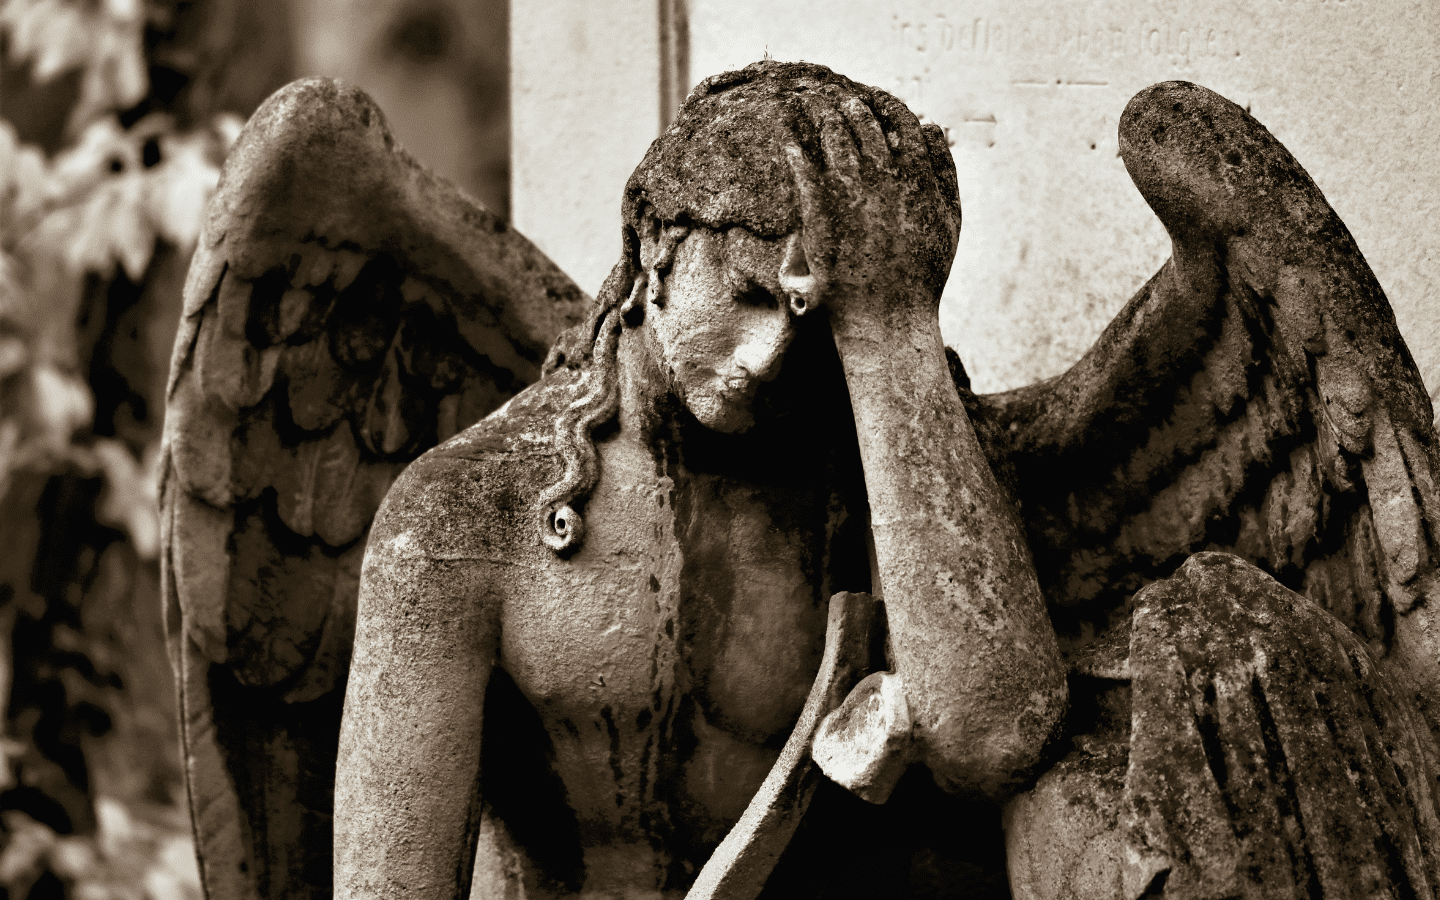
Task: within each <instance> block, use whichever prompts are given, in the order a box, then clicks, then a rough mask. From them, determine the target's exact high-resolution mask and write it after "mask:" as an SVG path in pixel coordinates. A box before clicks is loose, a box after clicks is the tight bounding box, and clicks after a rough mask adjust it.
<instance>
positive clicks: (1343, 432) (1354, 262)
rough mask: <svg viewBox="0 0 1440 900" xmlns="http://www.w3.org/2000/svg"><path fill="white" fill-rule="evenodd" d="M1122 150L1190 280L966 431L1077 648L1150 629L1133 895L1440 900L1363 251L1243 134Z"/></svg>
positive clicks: (1430, 647) (982, 414) (1427, 503)
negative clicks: (1003, 492) (1001, 489)
mask: <svg viewBox="0 0 1440 900" xmlns="http://www.w3.org/2000/svg"><path fill="white" fill-rule="evenodd" d="M1120 146H1121V155H1122V157H1123V158H1124V161H1125V164H1126V167H1127V168H1128V169H1129V171H1130V173H1131V175H1132V177H1133V178H1134V180H1135V183H1136V186H1137V187H1138V188H1139V189H1140V192H1141V193H1142V195H1144V197H1145V199H1146V201H1147V202H1148V203H1149V204H1150V206H1151V207H1152V208H1153V209H1154V210H1155V212H1156V214H1157V215H1158V216H1159V217H1160V220H1161V222H1162V223H1163V224H1164V225H1165V228H1166V230H1167V231H1168V232H1169V234H1170V237H1171V240H1172V250H1173V253H1172V256H1171V259H1170V260H1169V261H1167V262H1166V263H1165V264H1164V266H1163V267H1162V268H1161V270H1160V271H1159V272H1158V273H1157V274H1156V275H1155V277H1153V278H1152V279H1150V281H1149V282H1148V283H1147V284H1145V285H1144V286H1143V287H1142V288H1141V289H1140V291H1139V292H1138V293H1137V294H1136V295H1135V297H1134V298H1133V299H1132V300H1131V301H1130V302H1129V304H1127V305H1126V307H1125V308H1124V309H1123V310H1122V311H1121V312H1120V314H1119V315H1118V316H1117V317H1116V319H1115V321H1114V322H1112V323H1111V325H1110V326H1109V327H1108V328H1107V329H1106V330H1105V332H1104V333H1103V334H1102V335H1101V337H1100V339H1099V340H1098V341H1097V342H1096V345H1095V346H1094V347H1093V348H1092V349H1091V350H1090V352H1089V353H1088V354H1087V355H1086V356H1085V357H1084V358H1083V359H1082V360H1081V361H1080V362H1079V363H1077V364H1076V365H1075V367H1074V368H1072V369H1071V370H1070V371H1069V372H1067V373H1065V374H1064V375H1061V376H1059V377H1058V378H1054V379H1051V380H1049V381H1047V382H1043V383H1040V384H1036V385H1032V386H1030V387H1027V388H1022V389H1020V390H1017V391H1011V392H1008V393H1005V394H998V395H993V396H988V397H973V396H972V397H969V398H967V404H968V408H969V409H970V411H971V417H972V420H973V421H974V422H975V423H976V431H977V434H978V435H979V436H980V437H981V440H982V445H983V446H985V447H986V452H987V454H988V455H989V457H990V459H991V462H992V465H993V467H994V468H995V470H996V472H997V473H998V474H999V475H1000V477H1001V478H1002V479H1004V480H1006V482H1007V483H1008V484H1009V486H1010V488H1011V490H1012V491H1013V494H1014V498H1015V501H1016V504H1017V506H1018V508H1019V509H1020V511H1021V515H1022V518H1023V519H1024V520H1025V524H1026V530H1027V535H1028V538H1029V541H1030V544H1031V548H1032V550H1033V554H1034V559H1035V563H1036V567H1037V571H1038V574H1039V577H1040V582H1041V585H1042V587H1043V589H1044V590H1045V592H1046V595H1047V599H1048V602H1049V605H1050V609H1051V613H1052V616H1053V618H1054V621H1055V623H1056V625H1057V628H1058V629H1059V631H1060V634H1061V640H1062V646H1063V645H1068V647H1069V650H1070V652H1071V653H1072V654H1073V656H1074V657H1075V658H1076V659H1082V658H1084V657H1085V655H1086V652H1087V651H1086V648H1087V647H1088V646H1090V645H1092V644H1095V643H1097V636H1098V643H1103V642H1105V641H1107V640H1111V639H1113V636H1114V635H1115V634H1116V633H1117V632H1119V633H1122V634H1123V633H1124V632H1125V630H1126V629H1127V628H1128V627H1129V626H1130V624H1131V620H1132V612H1133V614H1134V630H1133V631H1132V632H1130V633H1131V635H1132V642H1131V656H1130V660H1129V665H1128V668H1129V671H1130V672H1131V673H1132V675H1133V678H1134V681H1133V691H1134V708H1133V717H1132V722H1133V725H1134V730H1133V734H1132V738H1131V745H1130V749H1131V757H1130V763H1129V774H1128V776H1127V788H1126V792H1127V793H1126V798H1127V799H1126V802H1127V803H1128V804H1129V810H1130V812H1129V816H1130V819H1129V824H1128V825H1127V828H1128V829H1129V830H1128V831H1127V833H1126V835H1125V839H1126V841H1127V844H1128V847H1127V854H1126V863H1125V865H1126V874H1125V886H1126V896H1127V897H1138V896H1140V895H1142V894H1144V893H1146V892H1147V891H1149V892H1152V893H1153V894H1154V895H1163V896H1167V897H1172V896H1173V897H1195V898H1199V897H1220V896H1245V897H1270V896H1277V897H1279V896H1312V897H1319V896H1325V897H1330V896H1335V897H1349V896H1390V895H1391V894H1389V893H1386V891H1388V890H1389V887H1388V886H1394V885H1398V886H1400V887H1399V890H1400V891H1401V893H1399V894H1395V895H1396V896H1431V895H1432V894H1433V893H1434V892H1435V890H1436V889H1437V887H1440V885H1437V872H1440V865H1437V859H1436V858H1435V856H1434V855H1433V853H1434V850H1433V848H1434V847H1436V846H1440V830H1437V829H1440V825H1437V819H1436V806H1435V798H1434V796H1433V790H1432V789H1433V785H1434V775H1435V772H1433V771H1432V770H1433V769H1434V767H1435V764H1436V760H1435V754H1436V751H1435V735H1436V734H1437V733H1440V708H1437V706H1440V702H1437V700H1436V699H1435V698H1437V697H1440V694H1437V691H1440V621H1437V620H1436V618H1435V612H1434V605H1435V604H1434V602H1433V601H1432V599H1431V597H1430V592H1431V588H1432V585H1434V584H1435V583H1436V577H1437V575H1436V572H1437V570H1436V561H1437V547H1436V540H1437V535H1440V529H1437V526H1440V497H1437V492H1436V484H1437V477H1436V472H1437V464H1440V457H1437V447H1440V442H1437V437H1436V433H1435V429H1434V426H1433V424H1432V411H1431V406H1430V403H1429V399H1428V397H1427V395H1426V392H1425V390H1424V388H1423V386H1422V384H1421V382H1420V377H1419V374H1418V372H1417V371H1416V369H1415V365H1414V362H1413V361H1412V359H1411V357H1410V354H1409V352H1408V350H1407V349H1406V348H1405V344H1404V342H1403V341H1402V339H1401V337H1400V334H1399V331H1398V329H1397V328H1396V325H1395V319H1394V315H1393V313H1392V312H1391V310H1390V307H1389V305H1388V303H1387V302H1386V299H1385V295H1384V292H1383V291H1382V290H1381V289H1380V286H1379V284H1378V283H1377V282H1376V280H1375V277H1374V275H1373V274H1372V273H1371V271H1370V269H1369V267H1368V266H1367V265H1366V263H1365V260H1364V258H1363V257H1362V256H1361V254H1360V251H1359V249H1358V248H1357V247H1356V245H1355V242H1354V240H1353V239H1352V238H1351V236H1350V234H1349V232H1348V231H1347V230H1346V229H1345V226H1344V225H1343V223H1341V221H1340V219H1339V217H1338V216H1336V214H1335V213H1334V211H1333V210H1332V209H1331V208H1330V206H1329V204H1328V203H1327V202H1326V201H1325V199H1324V197H1323V195H1322V194H1321V192H1320V190H1319V188H1317V187H1316V186H1315V184H1314V182H1313V181H1311V179H1310V178H1309V176H1308V175H1307V174H1306V173H1305V171H1304V169H1303V168H1301V167H1300V165H1299V163H1297V162H1296V161H1295V160H1294V158H1293V157H1291V155H1290V154H1289V153H1288V152H1287V151H1286V150H1285V148H1284V147H1283V146H1281V144H1280V143H1279V141H1277V140H1276V139H1275V138H1274V137H1273V136H1272V135H1271V134H1270V133H1269V132H1268V131H1266V130H1265V128H1264V127H1263V126H1261V125H1260V124H1259V123H1258V122H1256V121H1255V120H1254V119H1253V118H1251V117H1250V116H1249V115H1248V114H1247V113H1246V112H1245V111H1244V110H1242V109H1240V108H1239V107H1237V106H1235V105H1234V104H1232V103H1230V102H1229V101H1227V100H1225V99H1224V98H1221V97H1219V96H1218V95H1216V94H1213V93H1211V92H1209V91H1207V90H1205V89H1203V88H1199V87H1196V86H1195V85H1190V84H1185V83H1181V82H1171V83H1167V84H1161V85H1156V86H1155V87H1152V88H1149V89H1147V90H1145V91H1142V92H1141V93H1140V94H1139V95H1137V96H1136V97H1135V99H1134V100H1132V101H1131V103H1130V105H1129V107H1128V108H1127V110H1126V112H1125V115H1124V117H1123V118H1122V120H1121V124H1120ZM964 393H965V392H964V391H963V390H962V394H964ZM1207 550H1223V551H1227V552H1228V553H1230V554H1234V556H1237V557H1239V558H1240V559H1242V560H1245V561H1246V562H1248V563H1250V564H1253V566H1255V567H1258V570H1257V569H1255V568H1251V567H1250V566H1246V565H1243V564H1241V563H1240V562H1238V561H1236V560H1234V558H1233V557H1229V556H1226V557H1219V556H1210V555H1203V556H1198V557H1192V554H1196V553H1200V552H1202V551H1207ZM1187 559H1190V560H1191V561H1190V562H1188V563H1186V560H1187ZM1217 560H1220V561H1221V562H1217ZM1182 564H1184V569H1183V570H1182V569H1181V566H1182ZM1259 570H1263V572H1264V573H1268V574H1269V575H1271V576H1274V579H1276V580H1278V581H1279V582H1280V584H1282V585H1284V587H1285V588H1289V589H1292V590H1294V591H1296V592H1299V593H1300V594H1303V595H1304V598H1309V599H1308V600H1306V599H1303V598H1302V597H1296V596H1294V595H1289V594H1288V592H1286V591H1285V590H1283V589H1282V588H1281V587H1280V586H1278V585H1276V584H1275V583H1274V582H1273V581H1270V579H1269V578H1267V577H1265V576H1264V575H1261V572H1260V571H1259ZM1177 571H1179V572H1180V574H1179V575H1177V574H1176V573H1177ZM1172 576H1174V577H1173V578H1172ZM1165 579H1170V580H1165ZM1157 582H1160V583H1158V584H1157ZM1267 585H1268V586H1267ZM1147 586H1148V587H1147ZM1142 589H1143V590H1142ZM1137 591H1138V592H1139V593H1138V594H1137ZM1287 598H1288V599H1287ZM1242 601H1243V602H1242ZM1312 601H1313V603H1312ZM1322 610H1323V612H1322ZM1317 685H1318V686H1317ZM1312 688H1313V691H1312ZM1387 692H1388V693H1387ZM1417 710H1418V712H1419V716H1418V717H1416V718H1415V719H1414V720H1413V721H1411V720H1409V719H1406V717H1407V716H1411V715H1412V712H1411V711H1417ZM1167 717H1168V718H1167ZM1217 729H1218V731H1217ZM1287 766H1288V768H1287ZM1326 791H1329V792H1331V793H1332V794H1334V796H1330V797H1329V798H1328V799H1327V797H1326V796H1323V795H1324V793H1325V792H1326ZM1342 795H1343V796H1342ZM1406 884H1408V885H1409V886H1410V887H1411V888H1413V891H1414V892H1413V893H1411V894H1406V893H1404V887H1403V886H1404V885H1406Z"/></svg>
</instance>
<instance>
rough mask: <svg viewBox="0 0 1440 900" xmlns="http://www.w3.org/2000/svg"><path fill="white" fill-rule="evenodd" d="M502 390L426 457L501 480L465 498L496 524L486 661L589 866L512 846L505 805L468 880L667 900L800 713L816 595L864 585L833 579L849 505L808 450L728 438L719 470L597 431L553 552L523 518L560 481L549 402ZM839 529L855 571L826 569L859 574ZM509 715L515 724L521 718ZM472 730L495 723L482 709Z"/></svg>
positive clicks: (811, 659) (814, 642)
mask: <svg viewBox="0 0 1440 900" xmlns="http://www.w3.org/2000/svg"><path fill="white" fill-rule="evenodd" d="M537 387H540V386H537ZM535 390H536V389H532V391H535ZM527 394H531V392H527ZM516 399H517V401H518V403H515V404H512V407H511V408H509V409H507V410H505V411H504V412H503V413H501V414H498V415H497V416H495V417H492V418H491V419H490V420H487V421H486V422H484V423H481V424H480V425H478V426H476V427H475V428H474V429H472V430H471V432H469V433H467V434H466V435H462V436H461V438H459V439H458V440H457V441H454V442H452V443H451V444H450V445H448V446H447V447H446V448H443V449H442V450H441V451H440V452H441V453H442V454H444V455H446V456H449V457H451V458H452V459H453V460H454V461H455V462H456V463H459V464H460V466H459V467H458V470H459V471H465V470H470V471H471V473H472V476H473V477H474V478H475V479H476V480H477V481H478V482H479V483H482V484H491V485H493V484H499V485H501V488H500V490H498V491H496V490H493V489H492V490H490V491H489V494H490V495H491V496H489V497H488V498H487V502H486V504H485V505H486V509H485V510H483V511H482V510H475V511H474V512H475V513H476V514H477V518H480V519H487V518H488V519H490V521H489V522H488V523H487V524H486V525H485V526H483V527H481V528H478V529H476V531H477V538H478V540H479V543H480V544H481V545H483V547H482V548H476V549H483V550H484V555H485V556H487V557H488V558H489V559H490V560H491V566H490V568H489V570H490V572H491V577H490V578H489V579H487V580H488V584H489V590H491V591H492V592H493V593H494V599H496V600H498V601H499V603H500V609H501V628H500V630H501V637H500V646H499V648H498V653H497V656H496V666H497V669H499V670H500V671H501V672H503V673H504V676H500V677H502V678H503V677H505V676H508V679H510V680H513V684H514V687H515V688H518V693H519V695H520V696H521V697H523V700H524V703H525V705H528V706H529V707H530V708H531V709H533V710H534V712H535V713H538V717H539V721H540V723H541V724H542V725H543V731H544V738H543V740H542V741H539V742H537V744H536V746H537V747H540V746H542V745H544V744H548V747H543V749H544V750H546V751H548V753H549V754H551V760H550V770H551V772H552V773H553V775H554V777H555V779H556V781H558V784H559V787H561V788H563V798H564V805H566V806H568V807H569V809H570V810H573V824H572V823H571V822H567V821H563V818H564V816H565V812H564V810H563V808H560V809H552V810H550V811H549V815H550V816H552V817H556V818H557V826H556V831H555V838H554V839H556V840H562V841H563V840H564V837H563V836H564V835H565V834H567V833H569V834H573V835H574V836H575V839H576V840H578V843H579V845H580V850H581V855H582V857H583V875H581V876H580V882H579V883H578V884H577V881H576V879H575V877H574V876H575V875H576V874H579V873H576V872H574V871H573V870H572V871H571V872H568V873H567V872H563V871H562V872H555V871H546V869H547V864H546V861H545V860H543V859H542V860H541V861H540V862H538V863H537V862H536V861H535V860H534V858H533V857H534V856H535V855H536V854H534V853H531V852H527V849H526V848H525V847H524V846H523V844H524V843H525V841H524V837H525V835H524V834H523V832H524V831H525V829H526V827H527V826H525V825H520V826H519V827H512V828H510V829H508V831H509V832H512V833H514V832H522V833H521V834H519V837H520V841H518V842H517V841H515V840H513V839H512V838H511V837H510V836H508V835H507V834H506V831H507V829H506V827H505V824H504V821H503V820H504V819H505V810H504V809H501V810H499V814H497V815H494V817H493V818H494V820H495V821H491V822H489V823H487V825H486V826H485V827H484V828H482V848H481V851H480V858H479V859H478V860H477V869H478V870H479V873H480V874H479V875H478V876H477V877H479V878H481V879H483V878H488V877H494V876H495V875H496V874H497V873H495V872H489V873H487V872H486V871H485V869H486V868H487V867H489V868H490V869H495V868H501V869H507V870H510V877H511V878H512V879H513V878H515V877H516V876H520V877H521V880H523V882H524V883H525V889H526V896H529V897H535V896H545V895H547V894H550V895H562V894H565V895H573V894H575V893H580V894H582V895H585V896H592V897H660V896H671V895H673V896H676V897H679V896H683V894H684V889H685V888H686V887H688V885H689V883H690V882H691V881H692V880H693V878H694V876H695V874H696V873H697V872H698V870H699V867H700V866H702V865H703V864H704V862H705V860H706V859H707V858H708V856H709V854H710V852H711V851H712V850H713V849H714V847H715V845H716V844H717V843H718V842H719V841H720V839H721V838H723V837H724V835H725V834H726V832H727V831H728V830H729V828H730V827H731V826H732V825H733V824H734V823H735V821H736V820H737V819H738V818H739V817H740V815H741V813H743V812H744V810H745V807H746V805H747V804H748V803H749V801H750V798H751V797H752V796H753V795H754V793H755V791H756V789H757V788H758V787H759V785H760V783H761V782H762V781H763V780H764V778H765V776H766V775H767V774H768V773H769V771H770V768H771V766H772V765H773V764H774V762H775V760H776V758H777V757H778V755H779V751H780V749H781V747H782V746H783V745H784V742H785V739H786V738H787V737H788V735H789V732H790V730H791V727H792V726H793V724H794V722H795V720H796V719H797V717H798V716H799V713H800V709H801V707H802V705H803V704H804V701H805V697H806V694H807V693H808V691H809V689H810V686H811V683H812V681H813V680H814V677H815V673H816V671H817V669H818V667H819V662H820V656H821V653H822V651H823V643H824V633H825V620H826V612H827V602H828V598H829V596H830V593H831V592H832V591H834V590H842V589H851V590H864V589H866V587H867V585H865V584H855V583H841V584H835V583H832V582H833V581H834V579H832V577H831V574H832V573H831V570H832V568H834V567H833V566H832V565H831V558H832V550H833V549H834V547H835V540H834V534H835V531H836V526H837V524H838V523H840V522H842V521H843V520H844V518H845V514H844V513H843V512H842V510H843V503H841V502H840V501H839V500H838V499H837V498H836V497H835V496H833V495H832V490H831V485H830V484H829V483H828V482H829V481H831V480H833V479H832V478H830V477H829V476H828V475H827V473H826V471H825V466H824V465H819V464H816V461H815V460H813V459H812V460H807V462H808V463H809V465H795V464H794V463H793V461H792V460H790V459H789V458H788V455H789V454H788V453H787V452H784V451H785V448H775V447H767V446H763V444H764V442H763V441H760V442H758V443H757V442H751V443H750V444H748V445H747V444H746V443H745V442H744V441H743V440H741V441H736V439H724V440H727V441H730V442H731V443H730V444H728V445H726V446H725V447H724V448H722V449H721V450H720V452H718V453H715V454H712V455H711V460H719V464H718V465H716V464H706V463H702V464H701V465H700V466H699V467H698V468H700V469H701V470H702V471H697V470H696V468H697V467H695V466H692V465H689V464H687V460H686V459H681V458H678V454H671V458H669V459H665V458H664V457H663V455H662V456H661V457H660V458H657V452H656V451H654V450H652V449H651V447H650V446H647V445H645V444H643V443H642V442H641V441H639V440H637V439H636V438H635V437H634V435H632V434H625V433H623V432H621V433H612V434H611V435H610V436H609V437H608V439H606V440H603V441H601V442H600V443H599V445H598V447H599V451H600V457H601V465H602V473H603V474H602V477H601V480H600V483H599V485H598V486H597V488H596V490H595V491H594V493H593V494H592V495H591V497H590V499H589V501H588V503H587V504H586V505H585V507H584V508H583V509H584V516H585V529H586V530H585V535H586V536H585V540H584V544H583V545H582V547H581V549H580V550H579V551H578V552H577V553H575V554H574V555H573V556H570V557H569V558H563V559H562V558H561V557H559V556H557V555H555V554H554V553H553V552H551V551H550V550H548V549H547V548H545V547H543V546H542V545H541V543H540V540H539V537H538V534H537V531H536V523H535V519H534V515H533V508H534V502H535V497H536V496H537V495H538V493H539V491H540V490H542V489H543V488H544V487H546V486H548V484H549V482H550V481H551V480H553V479H554V478H556V477H557V476H558V474H559V464H558V459H557V458H556V456H555V455H554V449H553V447H552V446H551V445H550V440H551V438H550V435H549V434H548V433H547V432H548V428H547V427H546V424H547V423H548V421H550V420H549V418H548V416H546V415H545V412H546V410H547V408H548V404H547V403H546V402H544V396H543V391H542V392H539V393H537V394H534V395H532V396H526V395H522V396H521V397H519V398H516ZM692 444H693V441H692V442H690V443H687V444H685V446H691V445H692ZM772 452H773V453H774V455H773V457H771V458H770V459H768V460H766V459H757V458H756V456H757V454H763V455H765V456H770V454H771V453H772ZM737 453H738V455H739V456H740V457H744V458H736V459H735V460H734V462H735V465H733V466H732V465H729V464H728V463H727V462H726V459H727V457H728V456H729V455H731V454H737ZM757 473H760V474H759V475H757ZM765 473H770V474H771V475H773V476H774V477H770V476H767V475H766V474H765ZM757 478H758V479H759V481H758V482H757ZM853 526H854V522H853V521H852V522H851V527H849V528H841V529H840V531H841V534H842V535H843V540H842V541H841V543H842V544H847V545H846V546H843V547H842V548H841V551H840V552H841V553H843V555H844V557H845V565H846V566H848V569H847V571H848V572H850V573H851V574H849V575H845V576H842V577H841V578H840V581H842V582H843V581H846V580H847V579H848V580H849V581H851V582H854V581H855V580H856V579H857V577H858V576H856V575H855V574H853V573H854V572H855V566H854V563H855V556H856V554H857V553H858V554H860V555H862V556H863V555H864V547H863V542H862V543H860V544H859V546H858V547H857V546H853V544H855V541H854V539H853V537H852V534H853V533H855V528H854V527H853ZM487 535H488V537H487ZM865 569H866V571H867V572H868V566H866V567H865ZM490 714H491V711H490V710H487V716H488V715H490ZM494 714H496V715H502V716H503V715H506V713H505V711H504V710H503V709H498V710H496V711H495V713H494ZM514 718H516V720H517V723H518V724H516V725H515V726H514V729H515V730H516V731H517V732H518V731H521V730H523V729H524V723H523V721H521V720H524V719H525V718H527V717H526V716H525V715H518V716H515V717H514ZM530 718H531V719H532V721H533V717H530ZM486 733H487V735H490V734H496V733H498V734H506V733H507V732H506V730H505V729H501V728H498V727H496V728H492V727H491V723H487V728H486ZM536 737H537V738H538V736H536ZM517 739H518V738H517ZM489 749H491V748H487V751H488V750H489ZM500 755H501V757H502V758H503V754H500ZM486 756H487V758H493V757H495V756H496V754H492V753H490V752H487V754H486ZM491 765H492V768H493V767H494V765H495V764H494V763H492V764H491ZM497 777H500V776H499V773H497V772H494V771H491V772H488V773H487V781H489V782H493V781H494V779H496V778H497ZM517 787H519V786H517ZM519 789H520V790H523V787H520V788H519ZM497 805H500V802H499V801H497ZM559 805H560V804H558V803H556V804H552V806H559ZM527 815H528V813H527ZM529 827H530V828H531V829H532V830H533V829H534V827H535V826H534V824H533V823H531V824H530V825H529ZM487 843H488V846H485V845H486V844H487ZM577 861H579V860H577ZM517 867H518V870H519V871H517ZM549 868H551V869H553V868H554V866H553V865H552V866H550V867H549ZM561 868H564V867H563V866H562V867H561ZM567 876H568V877H567ZM503 880H504V879H502V881H503ZM577 887H579V888H580V890H579V891H576V888H577Z"/></svg>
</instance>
